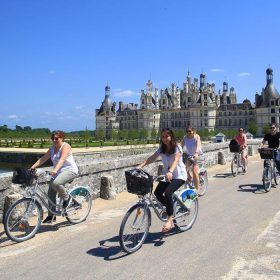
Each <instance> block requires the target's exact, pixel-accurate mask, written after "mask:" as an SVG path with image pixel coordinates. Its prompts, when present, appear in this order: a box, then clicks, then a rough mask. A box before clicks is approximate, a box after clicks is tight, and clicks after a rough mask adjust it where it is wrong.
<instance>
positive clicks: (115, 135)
mask: <svg viewBox="0 0 280 280" xmlns="http://www.w3.org/2000/svg"><path fill="white" fill-rule="evenodd" d="M118 136H119V131H118V130H117V129H112V130H111V131H110V138H111V139H113V140H116V139H118Z"/></svg>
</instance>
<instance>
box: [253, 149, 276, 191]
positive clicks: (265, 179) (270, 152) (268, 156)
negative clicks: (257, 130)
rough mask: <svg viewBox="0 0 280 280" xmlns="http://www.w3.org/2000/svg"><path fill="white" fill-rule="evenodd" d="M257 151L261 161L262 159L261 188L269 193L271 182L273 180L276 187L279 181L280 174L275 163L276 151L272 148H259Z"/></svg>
mask: <svg viewBox="0 0 280 280" xmlns="http://www.w3.org/2000/svg"><path fill="white" fill-rule="evenodd" d="M258 151H259V153H260V156H261V159H264V169H263V175H262V183H263V188H264V190H265V191H266V192H269V191H270V189H271V187H272V180H274V183H275V185H278V184H279V181H280V174H279V172H278V170H277V167H276V163H275V158H276V155H277V153H278V150H277V149H272V148H260V149H259V150H258Z"/></svg>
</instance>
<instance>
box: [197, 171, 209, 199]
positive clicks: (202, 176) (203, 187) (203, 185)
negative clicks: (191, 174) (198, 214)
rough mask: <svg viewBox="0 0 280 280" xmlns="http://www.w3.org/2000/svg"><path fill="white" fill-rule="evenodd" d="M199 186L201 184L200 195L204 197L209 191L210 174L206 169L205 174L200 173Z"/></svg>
mask: <svg viewBox="0 0 280 280" xmlns="http://www.w3.org/2000/svg"><path fill="white" fill-rule="evenodd" d="M199 184H200V192H199V195H200V196H203V195H205V193H206V192H207V189H208V173H207V170H206V169H205V170H204V171H203V172H201V173H199Z"/></svg>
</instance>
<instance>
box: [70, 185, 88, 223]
mask: <svg viewBox="0 0 280 280" xmlns="http://www.w3.org/2000/svg"><path fill="white" fill-rule="evenodd" d="M69 195H70V196H71V197H72V198H74V201H75V202H74V201H73V202H72V203H71V202H70V203H71V205H70V206H69V207H67V208H66V211H65V218H66V219H67V221H69V222H70V223H71V224H78V223H81V222H83V221H85V220H86V218H87V217H88V215H89V213H90V210H91V207H92V199H91V195H90V192H89V190H88V189H87V188H85V187H75V188H73V189H72V190H70V192H69Z"/></svg>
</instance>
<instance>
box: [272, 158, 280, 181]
mask: <svg viewBox="0 0 280 280" xmlns="http://www.w3.org/2000/svg"><path fill="white" fill-rule="evenodd" d="M273 177H274V183H275V185H278V184H279V181H280V174H279V172H278V170H277V168H276V166H275V163H274V167H273Z"/></svg>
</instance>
